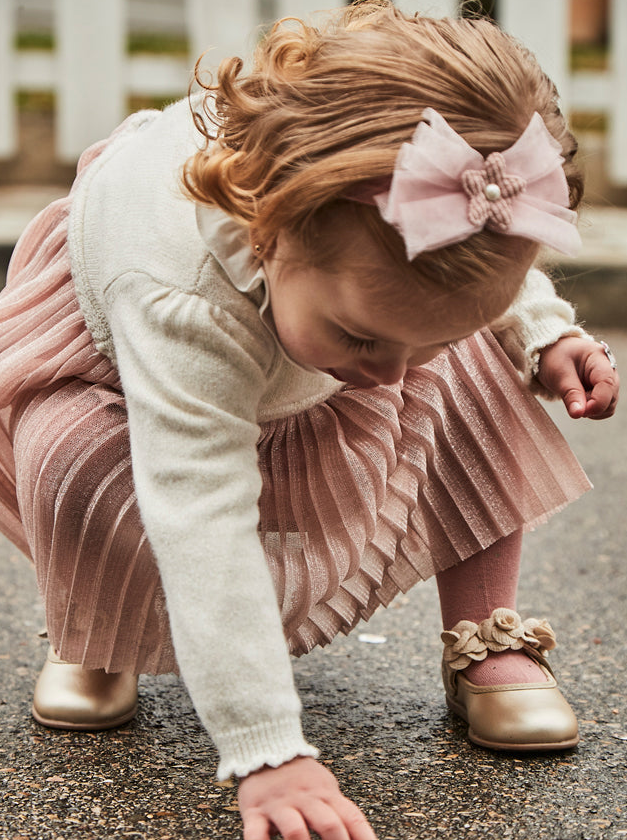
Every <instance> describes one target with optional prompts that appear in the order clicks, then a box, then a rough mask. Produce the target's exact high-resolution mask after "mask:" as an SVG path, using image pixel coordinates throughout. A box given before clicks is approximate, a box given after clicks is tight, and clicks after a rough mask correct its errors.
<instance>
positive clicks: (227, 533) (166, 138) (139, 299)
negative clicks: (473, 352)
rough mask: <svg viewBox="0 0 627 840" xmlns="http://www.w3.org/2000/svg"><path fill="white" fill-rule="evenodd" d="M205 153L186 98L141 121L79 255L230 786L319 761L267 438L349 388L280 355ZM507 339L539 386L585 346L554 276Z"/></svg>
mask: <svg viewBox="0 0 627 840" xmlns="http://www.w3.org/2000/svg"><path fill="white" fill-rule="evenodd" d="M196 144H197V138H196V137H195V136H194V129H193V124H192V120H191V118H190V112H189V104H188V103H187V102H186V101H182V102H179V103H176V104H175V105H173V106H171V107H170V108H168V109H166V110H165V111H164V112H163V113H158V112H141V113H139V114H137V115H135V116H134V117H132V118H130V119H129V120H128V121H127V123H126V124H125V127H124V128H123V130H122V131H121V132H120V133H119V135H118V136H117V137H116V139H115V140H114V141H113V142H112V143H111V144H110V145H109V146H108V147H107V148H106V149H105V151H104V152H103V154H102V155H101V156H100V157H99V158H98V159H97V160H96V161H95V162H94V163H93V164H92V165H91V166H90V167H89V169H88V170H87V171H86V172H85V174H84V176H83V178H82V180H81V182H80V183H79V185H78V186H77V188H76V190H75V195H74V201H73V205H72V211H71V216H70V249H71V257H72V267H73V275H74V279H75V283H76V289H77V294H78V297H79V301H80V304H81V308H82V310H83V313H84V315H85V319H86V321H87V325H88V327H89V329H90V331H91V333H92V335H93V337H94V340H95V342H96V345H97V347H98V349H99V350H100V351H101V352H103V353H104V354H105V355H107V356H108V357H109V358H110V359H111V360H112V361H113V362H114V363H115V364H116V365H117V367H118V370H119V373H120V378H121V381H122V387H123V390H124V395H125V399H126V404H127V408H128V421H129V429H130V438H131V452H132V461H133V475H134V481H135V485H136V490H137V498H138V503H139V508H140V511H141V515H142V519H143V522H144V525H145V528H146V531H147V534H148V537H149V540H150V543H151V546H152V548H153V551H154V553H155V556H156V558H157V562H158V564H159V569H160V573H161V577H162V580H163V586H164V589H165V593H166V598H167V604H168V611H169V616H170V623H171V627H172V634H173V640H174V645H175V649H176V653H177V658H178V661H179V664H180V668H181V673H182V675H183V678H184V680H185V682H186V684H187V687H188V689H189V692H190V695H191V697H192V700H193V702H194V704H195V706H196V709H197V711H198V714H199V716H200V718H201V719H202V721H203V723H204V724H205V725H206V727H207V729H208V731H209V733H210V734H211V736H212V738H213V740H214V742H215V744H216V746H217V748H218V750H219V753H220V765H219V768H218V776H219V777H220V778H225V777H227V776H229V775H230V774H232V773H235V774H237V775H246V774H247V773H250V772H251V771H253V770H255V769H257V768H259V767H261V766H263V765H264V764H268V765H273V766H276V765H278V764H281V763H283V762H285V761H288V760H289V759H291V758H293V757H294V756H296V755H317V750H316V749H315V748H314V747H312V746H310V745H309V744H307V742H306V741H305V740H304V738H303V735H302V731H301V725H300V710H301V709H300V702H299V699H298V696H297V694H296V691H295V688H294V683H293V678H292V672H291V667H290V662H289V656H288V653H287V648H286V644H285V641H284V637H283V632H282V627H281V620H280V616H279V610H278V606H277V602H276V596H275V592H274V588H273V585H272V581H271V578H270V573H269V571H268V568H267V565H266V562H265V558H264V554H263V550H262V548H261V544H260V541H259V538H258V536H257V520H258V512H257V499H258V496H259V493H260V489H261V480H260V476H259V471H258V469H257V462H256V455H257V453H256V443H257V438H258V435H259V423H260V422H262V421H265V420H271V419H273V418H278V417H281V416H286V415H289V414H292V413H295V412H298V411H301V410H303V409H305V408H308V407H310V406H312V405H314V404H315V403H318V402H321V401H323V400H326V399H327V398H328V397H329V396H330V395H331V394H332V393H333V392H334V391H336V390H337V389H338V387H340V385H339V383H337V382H336V381H335V380H334V379H332V378H331V377H328V376H326V375H324V374H322V373H319V372H316V371H308V370H304V369H303V368H301V367H298V366H297V365H295V364H293V363H292V362H291V361H290V360H289V359H288V358H287V357H286V356H285V354H284V353H283V351H282V349H281V348H280V346H279V345H278V343H277V341H276V339H275V336H274V334H273V331H272V328H271V323H270V319H269V317H268V311H267V310H266V309H265V305H266V304H267V301H266V296H265V287H264V276H263V271H262V270H260V269H258V268H257V267H256V265H255V262H254V260H253V259H252V256H251V251H250V246H249V244H248V239H247V235H246V233H245V232H244V231H243V230H242V228H241V227H240V226H239V225H237V224H236V223H235V222H233V221H231V220H230V219H229V218H227V217H226V216H225V215H224V214H222V213H221V212H220V211H217V210H208V209H197V208H196V207H195V205H194V204H193V203H192V202H191V201H190V200H189V199H187V198H186V197H184V195H183V194H182V192H181V188H180V169H181V166H182V164H183V162H184V161H185V160H186V158H187V157H188V156H189V155H190V154H192V153H193V152H194V150H195V148H196ZM494 329H495V332H496V334H497V337H498V338H499V340H500V341H501V343H502V344H503V346H504V348H505V350H506V352H507V353H508V354H509V356H510V358H512V360H513V361H514V363H515V364H516V366H517V367H518V368H519V369H520V370H521V371H522V373H523V375H524V376H525V378H526V379H527V381H529V380H530V375H531V374H530V370H531V365H532V359H533V356H534V353H536V352H537V350H538V348H541V347H544V346H546V345H549V344H551V343H553V342H555V341H556V340H557V339H558V338H559V337H560V336H562V335H566V334H574V335H581V334H583V331H582V330H581V329H580V328H579V327H577V326H574V324H573V311H572V309H571V307H570V306H569V305H568V304H567V303H565V302H564V301H561V300H559V299H558V298H557V297H556V296H555V293H554V291H553V287H552V284H551V283H550V281H549V280H548V279H547V278H546V277H545V276H544V275H543V274H542V273H540V272H538V271H532V272H530V274H529V276H528V277H527V281H526V283H525V286H524V288H523V290H522V292H521V294H520V295H519V297H518V299H517V300H516V301H515V303H514V304H513V306H512V307H511V308H510V310H508V312H507V313H506V314H505V316H504V317H503V318H501V319H500V321H499V324H497V325H494Z"/></svg>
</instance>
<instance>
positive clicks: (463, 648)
mask: <svg viewBox="0 0 627 840" xmlns="http://www.w3.org/2000/svg"><path fill="white" fill-rule="evenodd" d="M440 638H441V639H442V641H443V642H444V657H443V658H444V662H445V663H446V664H447V665H448V666H449V667H450V668H451V669H452V670H454V671H461V670H463V669H464V668H467V667H468V665H470V663H471V662H473V661H481V660H483V659H485V658H486V656H487V655H488V651H493V652H496V653H500V652H501V651H504V650H524V651H525V653H526V654H527V655H528V656H531V657H532V658H533V659H535V660H536V661H537V662H540V663H541V664H542V665H544V666H545V667H548V663H547V661H546V658H545V657H546V653H547V652H548V651H549V650H553V648H554V647H556V644H557V642H556V639H555V633H554V631H553V628H552V627H551V625H550V624H549V622H548V621H547V620H546V619H545V618H543V619H541V620H539V619H537V618H527V619H525V621H523V620H522V619H521V617H520V616H519V615H518V613H517V612H516V611H515V610H510V609H508V608H506V607H498V608H497V609H495V610H494V611H493V612H492V615H491V616H490V617H489V618H486V619H484V620H483V621H481V622H480V623H479V624H476V623H475V622H474V621H466V620H463V621H458V622H457V624H456V625H455V626H454V627H453V628H452V629H451V630H445V631H444V632H443V633H442V634H441V636H440Z"/></svg>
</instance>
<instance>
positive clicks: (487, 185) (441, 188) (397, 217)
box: [349, 108, 581, 260]
mask: <svg viewBox="0 0 627 840" xmlns="http://www.w3.org/2000/svg"><path fill="white" fill-rule="evenodd" d="M422 118H423V120H426V122H420V123H419V124H418V127H417V128H416V131H415V132H414V136H413V137H412V139H411V142H410V143H403V145H402V146H401V149H400V152H399V154H398V157H397V159H396V165H395V168H394V174H393V175H392V179H391V182H390V181H389V180H388V181H387V184H386V186H388V189H387V190H386V191H384V190H385V187H384V186H383V182H382V181H381V180H379V181H373V182H371V183H370V184H369V185H363V187H361V188H358V189H357V190H356V191H355V192H352V193H351V194H350V196H349V197H350V198H351V199H353V200H355V201H361V202H364V203H368V204H376V205H377V207H378V208H379V211H380V213H381V216H382V217H383V219H384V220H385V221H386V222H388V224H390V225H393V226H394V227H395V228H396V229H397V230H398V231H399V233H400V234H401V236H402V237H403V239H404V241H405V247H406V249H407V257H408V259H410V260H412V259H413V258H414V257H415V256H416V255H417V254H420V253H421V252H422V251H433V250H435V249H436V248H443V247H444V246H446V245H452V244H453V243H454V242H461V241H462V240H463V239H468V237H470V236H472V234H474V233H478V232H479V231H480V230H482V229H483V228H484V227H487V228H490V230H495V231H498V232H499V233H506V234H510V235H513V236H523V237H526V238H527V239H532V240H534V241H536V242H541V243H543V244H546V245H550V246H551V247H552V248H555V249H556V250H557V251H561V252H562V253H563V254H568V255H571V256H572V255H574V254H576V253H577V251H578V249H579V247H580V245H581V239H580V237H579V233H578V231H577V228H576V226H575V225H576V220H577V214H576V213H575V212H574V211H572V210H570V209H569V207H568V203H569V201H568V185H567V182H566V176H565V175H564V170H563V169H562V163H563V158H562V155H561V147H560V144H559V143H558V142H557V140H555V138H554V137H553V136H552V135H551V134H550V132H549V130H548V129H547V127H546V126H545V124H544V121H543V119H542V117H541V116H540V114H538V113H534V115H533V117H532V118H531V120H530V122H529V125H528V126H527V128H526V129H525V130H524V132H523V133H522V134H521V136H520V137H519V138H518V140H517V141H516V142H515V143H514V145H513V146H510V148H509V149H506V150H505V151H503V152H492V154H490V155H488V157H487V158H484V157H483V156H482V155H481V154H480V153H479V152H478V151H476V150H475V149H473V148H472V147H471V146H469V145H468V143H467V142H466V141H465V140H464V139H463V137H461V136H460V135H459V134H457V132H456V131H454V130H453V129H452V128H451V126H450V125H449V124H448V123H447V122H446V120H445V119H444V118H443V117H442V116H440V114H439V113H438V112H437V111H435V110H434V109H433V108H426V109H425V111H424V112H423V115H422Z"/></svg>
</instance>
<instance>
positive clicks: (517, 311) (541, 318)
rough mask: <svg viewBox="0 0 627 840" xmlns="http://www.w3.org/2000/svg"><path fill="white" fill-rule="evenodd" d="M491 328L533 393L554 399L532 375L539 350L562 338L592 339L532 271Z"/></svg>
mask: <svg viewBox="0 0 627 840" xmlns="http://www.w3.org/2000/svg"><path fill="white" fill-rule="evenodd" d="M490 329H491V330H492V332H493V333H494V335H495V336H496V339H497V340H498V342H499V343H500V345H501V346H502V347H503V350H504V351H505V352H506V353H507V355H508V356H509V358H510V359H511V361H512V362H513V364H514V365H515V367H516V368H517V369H518V370H519V371H520V372H521V373H522V375H523V379H524V381H525V382H526V384H527V385H528V386H529V387H530V389H531V391H532V392H533V393H536V394H538V395H539V396H542V397H544V398H545V399H554V395H553V394H551V393H550V392H548V391H546V390H545V389H544V388H543V387H542V385H541V384H540V382H539V381H538V379H537V378H536V376H535V373H536V369H537V368H536V366H537V363H538V359H539V354H540V351H541V350H542V349H543V348H544V347H549V346H550V345H551V344H555V342H556V341H558V340H559V339H560V338H563V337H565V336H577V337H580V338H587V339H590V340H592V336H590V335H588V333H586V331H585V330H584V329H583V328H582V327H581V326H579V325H578V324H576V323H575V310H574V309H573V307H572V306H571V305H570V303H568V302H567V301H565V300H563V299H562V298H560V297H558V295H557V293H556V291H555V287H554V286H553V283H552V281H551V280H550V278H549V277H547V275H546V274H544V273H543V272H542V271H539V270H538V269H535V268H532V269H531V270H530V271H529V272H528V273H527V276H526V277H525V280H524V282H523V285H522V287H521V289H520V291H519V293H518V295H517V296H516V298H515V299H514V301H513V302H512V304H511V305H510V307H509V309H507V310H506V311H505V312H504V313H503V315H501V316H500V318H498V319H497V320H496V321H494V322H493V323H492V324H491V325H490Z"/></svg>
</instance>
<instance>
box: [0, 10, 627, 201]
mask: <svg viewBox="0 0 627 840" xmlns="http://www.w3.org/2000/svg"><path fill="white" fill-rule="evenodd" d="M341 2H342V0H336V2H335V3H333V2H332V3H327V2H325V0H317V2H316V1H315V0H314V1H313V2H312V0H228V3H224V2H223V0H0V158H10V157H11V156H12V155H14V154H15V153H16V151H17V113H16V104H15V100H16V96H15V94H16V92H17V91H29V90H50V91H53V92H54V94H55V103H56V106H55V107H56V114H55V117H56V119H55V124H56V155H57V157H58V159H59V160H61V161H66V162H68V161H70V162H71V161H74V160H76V158H77V157H78V155H79V154H80V152H81V151H82V150H83V149H84V148H85V147H86V146H87V145H89V144H90V143H91V142H93V141H94V140H96V139H99V138H101V137H104V136H106V135H107V134H108V133H109V132H110V131H111V129H112V128H113V127H115V126H116V125H117V124H118V123H119V122H120V120H121V119H122V118H123V117H124V116H125V114H126V113H127V110H128V97H129V96H131V95H140V96H151V95H158V96H171V97H173V98H175V97H179V96H182V95H184V94H185V92H186V91H187V89H188V84H189V80H190V72H191V68H192V66H193V63H194V59H195V57H196V56H198V55H200V53H202V52H203V51H204V50H206V49H207V47H212V50H211V53H210V61H211V63H217V62H218V61H219V60H220V59H221V58H222V57H224V56H226V55H233V54H238V55H245V54H247V53H249V52H250V48H251V46H252V44H253V43H254V39H255V37H256V36H257V34H258V32H259V27H260V26H261V25H262V24H265V23H268V22H269V21H270V20H271V19H274V18H277V17H281V16H283V15H293V16H297V17H307V16H309V15H310V14H311V13H313V12H314V11H319V10H324V9H330V8H334V7H335V6H338V5H340V4H341ZM398 5H399V6H400V7H401V8H402V9H403V10H404V11H406V12H415V11H421V12H427V13H429V14H433V15H435V16H438V15H450V14H455V13H456V9H457V6H458V3H457V0H399V2H398ZM498 9H499V23H500V24H501V26H503V28H504V29H506V30H507V31H509V32H511V33H512V34H514V35H515V36H516V37H518V38H519V39H520V40H521V41H523V42H524V43H525V44H526V45H527V46H528V47H529V48H530V49H531V50H533V51H534V52H535V53H536V55H537V56H538V58H539V60H540V62H541V64H542V66H543V67H544V68H545V70H546V71H547V72H548V73H549V75H550V76H551V77H552V78H553V79H554V81H555V82H556V84H557V86H558V89H559V90H560V93H561V96H562V101H563V105H564V107H565V108H566V110H568V109H576V110H580V111H593V112H603V113H604V114H605V115H606V118H607V124H608V132H607V143H608V145H607V150H606V151H607V161H608V174H609V177H610V179H611V180H612V181H613V182H614V183H615V184H618V185H622V184H627V154H626V152H627V0H610V15H611V19H610V27H609V30H610V36H611V43H610V48H609V53H610V55H609V64H608V69H607V70H606V71H603V72H594V73H593V72H576V73H571V72H570V70H569V43H568V40H567V39H568V31H569V26H568V15H569V2H568V0H500V2H499V4H498ZM31 20H37V21H38V23H39V25H41V23H42V21H43V22H44V24H46V23H47V25H49V26H50V28H51V30H52V32H53V33H54V41H55V49H54V50H53V51H50V50H49V51H46V50H32V49H31V50H25V49H20V50H18V49H16V48H15V39H16V35H17V33H18V30H19V29H20V28H28V26H29V25H30V21H31ZM133 27H136V28H137V27H141V28H143V29H145V30H146V29H147V30H149V29H153V30H154V31H156V32H163V31H167V32H177V33H180V34H182V35H183V36H185V37H186V39H187V42H188V44H189V55H188V56H186V57H185V56H184V57H180V58H178V57H173V56H170V55H149V54H132V55H129V54H127V52H126V47H125V45H126V39H127V34H128V31H129V29H130V28H133Z"/></svg>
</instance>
